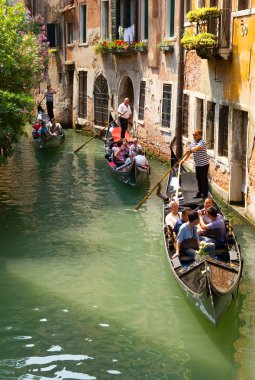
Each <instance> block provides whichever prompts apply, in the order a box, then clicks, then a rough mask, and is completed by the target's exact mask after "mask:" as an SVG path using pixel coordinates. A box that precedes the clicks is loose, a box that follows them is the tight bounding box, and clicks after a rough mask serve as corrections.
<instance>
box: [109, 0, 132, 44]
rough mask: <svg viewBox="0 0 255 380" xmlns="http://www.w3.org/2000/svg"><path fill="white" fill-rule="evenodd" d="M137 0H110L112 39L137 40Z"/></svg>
mask: <svg viewBox="0 0 255 380" xmlns="http://www.w3.org/2000/svg"><path fill="white" fill-rule="evenodd" d="M137 3H138V2H137V0H112V3H111V10H112V39H113V40H116V39H121V40H124V41H127V42H133V41H135V40H137Z"/></svg>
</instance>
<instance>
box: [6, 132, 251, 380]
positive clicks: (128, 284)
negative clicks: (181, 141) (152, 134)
mask: <svg viewBox="0 0 255 380" xmlns="http://www.w3.org/2000/svg"><path fill="white" fill-rule="evenodd" d="M66 135H67V138H66V143H65V144H64V146H63V147H61V148H60V149H59V150H57V151H47V152H46V151H37V150H36V149H35V147H34V146H33V144H32V141H31V139H25V140H24V141H23V143H22V144H19V145H17V147H16V150H15V155H14V157H13V158H12V159H11V160H10V162H9V164H8V166H7V167H4V168H1V169H0V226H1V228H0V379H3V380H10V379H12V380H14V379H15V380H17V379H18V380H51V379H81V380H82V379H102V380H104V379H105V380H108V379H113V378H119V379H124V380H126V379H127V380H128V379H139V380H140V379H160V380H167V379H171V380H177V379H192V380H193V379H194V380H200V379H201V380H202V379H207V380H213V379H217V380H220V379H224V380H226V379H228V380H229V379H240V380H244V379H248V380H250V379H254V378H255V368H254V367H255V364H254V352H255V333H254V331H255V329H254V327H255V287H254V283H255V281H254V278H255V265H254V261H255V260H254V257H255V256H254V253H255V252H254V251H255V250H254V242H255V232H254V230H252V229H251V228H250V227H249V226H247V225H244V224H243V222H242V221H241V220H239V219H237V218H236V217H235V216H234V215H229V218H230V219H232V220H233V222H234V224H235V230H236V233H237V236H238V240H239V243H240V244H241V246H242V252H243V256H244V259H245V263H246V264H245V267H244V273H243V278H242V282H241V286H240V293H239V297H238V299H237V301H236V303H235V304H232V305H231V307H230V309H229V310H228V312H227V314H226V316H225V318H224V319H223V321H222V322H221V324H220V325H219V326H218V327H214V326H213V325H211V324H210V322H209V321H207V320H206V319H205V318H204V317H203V316H202V315H200V313H199V312H198V311H197V310H196V309H195V308H194V307H193V306H192V305H190V304H189V303H188V302H187V300H186V298H185V295H184V294H183V293H182V291H181V290H180V289H179V287H178V286H177V284H176V282H175V280H174V279H173V277H172V275H171V271H170V268H169V267H168V261H167V258H166V255H165V251H164V246H163V240H162V234H161V226H162V214H161V206H162V204H161V200H160V199H158V198H157V197H156V196H155V195H153V196H152V197H151V198H150V199H149V200H148V201H147V203H146V204H145V205H144V206H143V207H142V208H141V209H140V211H139V212H134V211H133V209H134V206H135V205H136V204H137V203H138V202H139V201H140V200H141V199H142V197H143V196H144V195H145V194H146V190H135V189H132V188H129V187H127V186H125V185H122V184H121V183H119V182H118V181H116V180H115V179H114V178H112V177H111V175H110V173H109V172H108V170H107V167H106V163H105V161H104V158H103V144H102V142H101V141H98V140H95V141H93V142H91V143H90V144H89V145H87V146H86V147H84V148H83V149H82V150H81V151H80V152H79V154H77V155H74V154H73V150H74V149H75V148H77V147H78V146H80V145H81V144H82V143H83V142H84V141H85V139H86V138H85V137H84V136H80V135H77V134H75V133H73V132H72V131H67V133H66ZM151 164H152V175H151V184H154V183H155V182H156V181H157V180H158V179H159V178H160V177H161V176H162V174H163V173H164V172H165V170H166V168H165V167H164V166H163V165H161V164H159V163H157V162H152V163H151ZM248 263H249V266H248Z"/></svg>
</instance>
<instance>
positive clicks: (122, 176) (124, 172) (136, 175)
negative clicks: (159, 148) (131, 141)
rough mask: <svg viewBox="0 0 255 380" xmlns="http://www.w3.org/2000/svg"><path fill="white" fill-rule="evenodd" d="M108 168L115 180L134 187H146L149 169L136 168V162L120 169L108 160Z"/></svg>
mask: <svg viewBox="0 0 255 380" xmlns="http://www.w3.org/2000/svg"><path fill="white" fill-rule="evenodd" d="M107 166H108V168H109V170H110V172H111V173H112V174H113V176H114V177H115V178H117V179H118V180H119V181H120V182H122V183H125V184H127V185H130V186H132V187H140V186H142V185H145V184H146V183H147V181H148V178H149V169H143V168H139V167H138V166H136V164H135V162H132V163H130V164H129V165H126V166H125V167H123V168H121V167H120V168H118V167H117V166H115V165H114V164H113V163H112V162H109V161H108V160H107Z"/></svg>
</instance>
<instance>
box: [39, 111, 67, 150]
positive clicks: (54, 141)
mask: <svg viewBox="0 0 255 380" xmlns="http://www.w3.org/2000/svg"><path fill="white" fill-rule="evenodd" d="M38 120H42V121H44V122H45V123H46V124H49V123H50V118H49V116H48V114H47V113H46V112H44V110H43V109H42V107H41V106H38V112H37V115H36V118H35V122H34V126H35V125H36V122H37V121H38ZM32 136H33V140H34V144H35V146H36V147H37V148H39V149H46V148H57V147H59V146H60V145H62V144H63V142H64V141H65V134H64V131H63V130H62V133H61V134H60V135H58V136H51V137H50V138H49V139H47V140H42V138H41V137H40V136H39V135H38V133H37V132H36V131H35V130H34V129H33V132H32Z"/></svg>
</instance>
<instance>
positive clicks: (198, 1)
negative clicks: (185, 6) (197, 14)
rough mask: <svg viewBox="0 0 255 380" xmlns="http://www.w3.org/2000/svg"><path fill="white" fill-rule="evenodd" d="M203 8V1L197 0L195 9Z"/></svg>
mask: <svg viewBox="0 0 255 380" xmlns="http://www.w3.org/2000/svg"><path fill="white" fill-rule="evenodd" d="M203 7H205V0H197V8H203Z"/></svg>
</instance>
